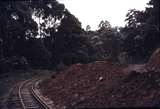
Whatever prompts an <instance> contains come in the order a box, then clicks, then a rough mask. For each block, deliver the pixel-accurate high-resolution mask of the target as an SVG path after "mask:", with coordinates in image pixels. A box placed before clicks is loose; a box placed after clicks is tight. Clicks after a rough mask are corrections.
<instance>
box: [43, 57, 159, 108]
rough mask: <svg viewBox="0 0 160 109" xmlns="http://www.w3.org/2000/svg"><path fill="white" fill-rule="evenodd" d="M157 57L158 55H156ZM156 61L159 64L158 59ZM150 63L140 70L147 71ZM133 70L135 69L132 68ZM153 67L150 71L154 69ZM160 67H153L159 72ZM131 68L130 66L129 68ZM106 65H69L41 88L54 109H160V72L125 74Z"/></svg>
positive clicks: (122, 67) (113, 65)
mask: <svg viewBox="0 0 160 109" xmlns="http://www.w3.org/2000/svg"><path fill="white" fill-rule="evenodd" d="M158 56H159V55H158ZM154 57H156V60H159V59H160V57H157V55H156V56H154ZM154 62H156V63H157V61H155V60H154V59H153V62H152V61H151V60H150V61H149V63H147V64H146V66H145V67H144V65H143V68H145V69H149V67H150V65H149V64H150V63H152V65H153V66H154V64H156V63H154ZM134 66H135V65H134ZM153 66H152V67H153ZM158 66H160V64H156V68H159V67H158ZM130 67H131V65H130ZM124 69H130V68H124V66H120V65H115V64H113V63H111V62H107V61H99V62H95V63H90V64H83V65H82V64H76V65H72V66H71V67H70V68H68V69H67V70H65V71H63V72H61V73H60V74H58V75H57V76H56V77H55V78H50V79H48V80H45V81H44V82H42V83H41V84H40V87H41V90H42V93H43V95H44V96H46V97H48V98H50V99H51V100H52V101H53V102H54V104H55V105H56V106H57V107H59V108H57V109H63V108H64V107H65V108H67V109H70V108H107V107H160V72H159V71H158V70H148V71H145V72H139V71H141V70H138V71H132V70H127V71H128V72H126V71H124Z"/></svg>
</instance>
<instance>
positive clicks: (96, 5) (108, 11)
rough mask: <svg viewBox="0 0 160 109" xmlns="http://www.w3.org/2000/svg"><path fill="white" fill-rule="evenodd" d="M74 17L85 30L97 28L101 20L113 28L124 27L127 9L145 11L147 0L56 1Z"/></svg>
mask: <svg viewBox="0 0 160 109" xmlns="http://www.w3.org/2000/svg"><path fill="white" fill-rule="evenodd" d="M58 1H59V2H60V3H63V4H64V5H65V7H66V8H67V9H68V10H69V11H70V12H71V13H72V14H73V15H75V16H76V17H77V18H78V19H79V21H80V22H81V23H82V27H83V28H84V29H85V28H86V26H87V25H90V26H91V30H95V29H97V28H98V24H99V23H100V21H102V20H107V21H109V22H110V24H111V25H112V26H113V27H114V26H124V25H125V21H124V20H125V16H126V14H127V12H128V10H129V9H138V10H145V7H146V6H147V3H148V2H149V0H58Z"/></svg>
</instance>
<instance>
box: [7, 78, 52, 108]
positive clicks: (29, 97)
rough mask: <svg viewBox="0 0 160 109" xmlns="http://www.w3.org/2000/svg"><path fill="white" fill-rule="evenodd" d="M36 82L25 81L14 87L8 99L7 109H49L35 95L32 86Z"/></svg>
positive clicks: (33, 80)
mask: <svg viewBox="0 0 160 109" xmlns="http://www.w3.org/2000/svg"><path fill="white" fill-rule="evenodd" d="M37 80H38V79H30V80H26V81H24V82H22V83H21V84H18V85H17V86H15V87H14V90H13V91H12V93H11V94H10V96H9V98H8V101H7V109H49V108H48V106H47V104H45V103H44V102H43V100H41V99H40V97H39V96H38V95H36V93H35V90H34V85H35V83H36V81H37Z"/></svg>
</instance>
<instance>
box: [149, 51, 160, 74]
mask: <svg viewBox="0 0 160 109" xmlns="http://www.w3.org/2000/svg"><path fill="white" fill-rule="evenodd" d="M146 67H147V69H148V70H151V71H159V72H160V48H158V49H157V50H156V51H155V52H154V53H153V54H152V56H151V57H150V59H149V62H148V63H147V64H146Z"/></svg>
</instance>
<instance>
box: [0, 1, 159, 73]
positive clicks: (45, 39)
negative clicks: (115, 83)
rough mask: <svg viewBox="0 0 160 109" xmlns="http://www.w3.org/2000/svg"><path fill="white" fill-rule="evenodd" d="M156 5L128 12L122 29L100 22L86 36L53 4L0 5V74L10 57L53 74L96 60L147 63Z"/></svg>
mask: <svg viewBox="0 0 160 109" xmlns="http://www.w3.org/2000/svg"><path fill="white" fill-rule="evenodd" d="M159 6H160V1H159V0H150V1H149V3H148V6H147V7H146V9H145V10H144V11H139V10H135V9H131V10H129V11H128V13H127V15H126V22H127V24H126V26H125V27H112V26H111V25H110V23H109V22H108V21H107V20H105V21H100V24H99V27H98V28H97V30H95V31H91V30H90V28H91V27H90V26H89V25H88V26H87V27H86V30H85V29H83V28H82V27H81V22H80V21H79V19H78V18H77V17H76V16H74V15H73V14H72V13H71V12H69V11H68V10H67V9H66V8H65V5H64V4H61V3H59V2H58V1H56V0H37V1H34V0H30V1H3V2H0V21H1V22H0V25H1V26H0V70H1V69H2V68H3V69H5V67H4V66H7V65H10V66H12V67H13V68H14V67H15V66H14V65H13V60H14V58H16V59H17V60H18V62H19V63H20V65H21V64H24V63H25V64H27V65H29V66H30V67H33V68H56V69H57V68H60V69H61V67H62V66H68V65H71V64H75V63H89V62H93V61H97V60H111V61H114V62H117V63H143V62H146V61H147V60H148V58H149V57H150V55H151V54H152V52H153V51H154V50H155V49H156V48H158V47H159V46H160V35H159V34H160V25H159V19H160V16H159V13H160V12H159ZM35 19H37V21H35ZM37 36H39V37H37ZM22 57H23V58H22ZM24 60H25V62H24ZM22 61H23V62H22ZM17 66H19V65H17ZM22 66H23V65H22Z"/></svg>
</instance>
